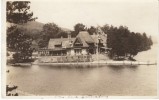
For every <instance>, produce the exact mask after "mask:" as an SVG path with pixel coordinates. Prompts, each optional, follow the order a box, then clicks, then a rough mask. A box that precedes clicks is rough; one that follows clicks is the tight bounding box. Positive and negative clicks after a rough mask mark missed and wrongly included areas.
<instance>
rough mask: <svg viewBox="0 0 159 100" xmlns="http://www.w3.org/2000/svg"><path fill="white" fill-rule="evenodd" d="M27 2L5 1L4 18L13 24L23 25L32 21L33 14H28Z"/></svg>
mask: <svg viewBox="0 0 159 100" xmlns="http://www.w3.org/2000/svg"><path fill="white" fill-rule="evenodd" d="M29 4H30V2H29V1H13V2H12V1H7V7H6V14H7V15H6V16H7V21H8V22H10V23H15V24H23V23H27V22H28V21H33V20H35V19H37V18H32V16H33V12H30V6H29Z"/></svg>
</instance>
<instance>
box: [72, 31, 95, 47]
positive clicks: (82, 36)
mask: <svg viewBox="0 0 159 100" xmlns="http://www.w3.org/2000/svg"><path fill="white" fill-rule="evenodd" d="M76 39H79V40H80V41H81V42H82V44H83V47H88V44H89V43H94V40H93V38H92V37H91V36H90V35H89V33H88V32H87V31H81V32H79V34H78V35H77V37H76ZM74 42H75V41H74ZM74 42H73V44H74Z"/></svg>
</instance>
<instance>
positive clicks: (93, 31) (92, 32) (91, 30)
mask: <svg viewBox="0 0 159 100" xmlns="http://www.w3.org/2000/svg"><path fill="white" fill-rule="evenodd" d="M96 30H97V29H96V28H95V27H94V26H91V27H90V28H88V33H89V34H90V35H93V34H94V33H96Z"/></svg>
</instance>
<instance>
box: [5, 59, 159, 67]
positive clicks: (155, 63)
mask: <svg viewBox="0 0 159 100" xmlns="http://www.w3.org/2000/svg"><path fill="white" fill-rule="evenodd" d="M8 65H12V66H31V65H157V62H151V61H113V60H109V61H93V62H63V63H62V62H60V63H52V62H45V63H43V62H32V63H15V64H8Z"/></svg>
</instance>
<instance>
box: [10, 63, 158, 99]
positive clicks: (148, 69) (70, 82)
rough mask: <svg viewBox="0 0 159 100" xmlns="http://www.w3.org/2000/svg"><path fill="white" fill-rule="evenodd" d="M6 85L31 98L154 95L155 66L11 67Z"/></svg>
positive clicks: (155, 90) (155, 81)
mask: <svg viewBox="0 0 159 100" xmlns="http://www.w3.org/2000/svg"><path fill="white" fill-rule="evenodd" d="M7 69H9V70H10V72H9V73H7V83H8V84H9V83H11V84H14V85H18V89H19V90H21V91H24V92H26V93H29V94H34V95H105V96H108V95H109V96H113V95H117V96H123V95H126V96H133V95H135V96H144V95H146V96H154V95H157V66H156V65H151V66H147V65H140V66H108V65H105V66H98V67H97V66H94V67H90V66H85V68H81V67H80V68H72V67H70V66H52V65H48V66H39V65H33V66H25V67H12V66H8V67H7Z"/></svg>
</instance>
